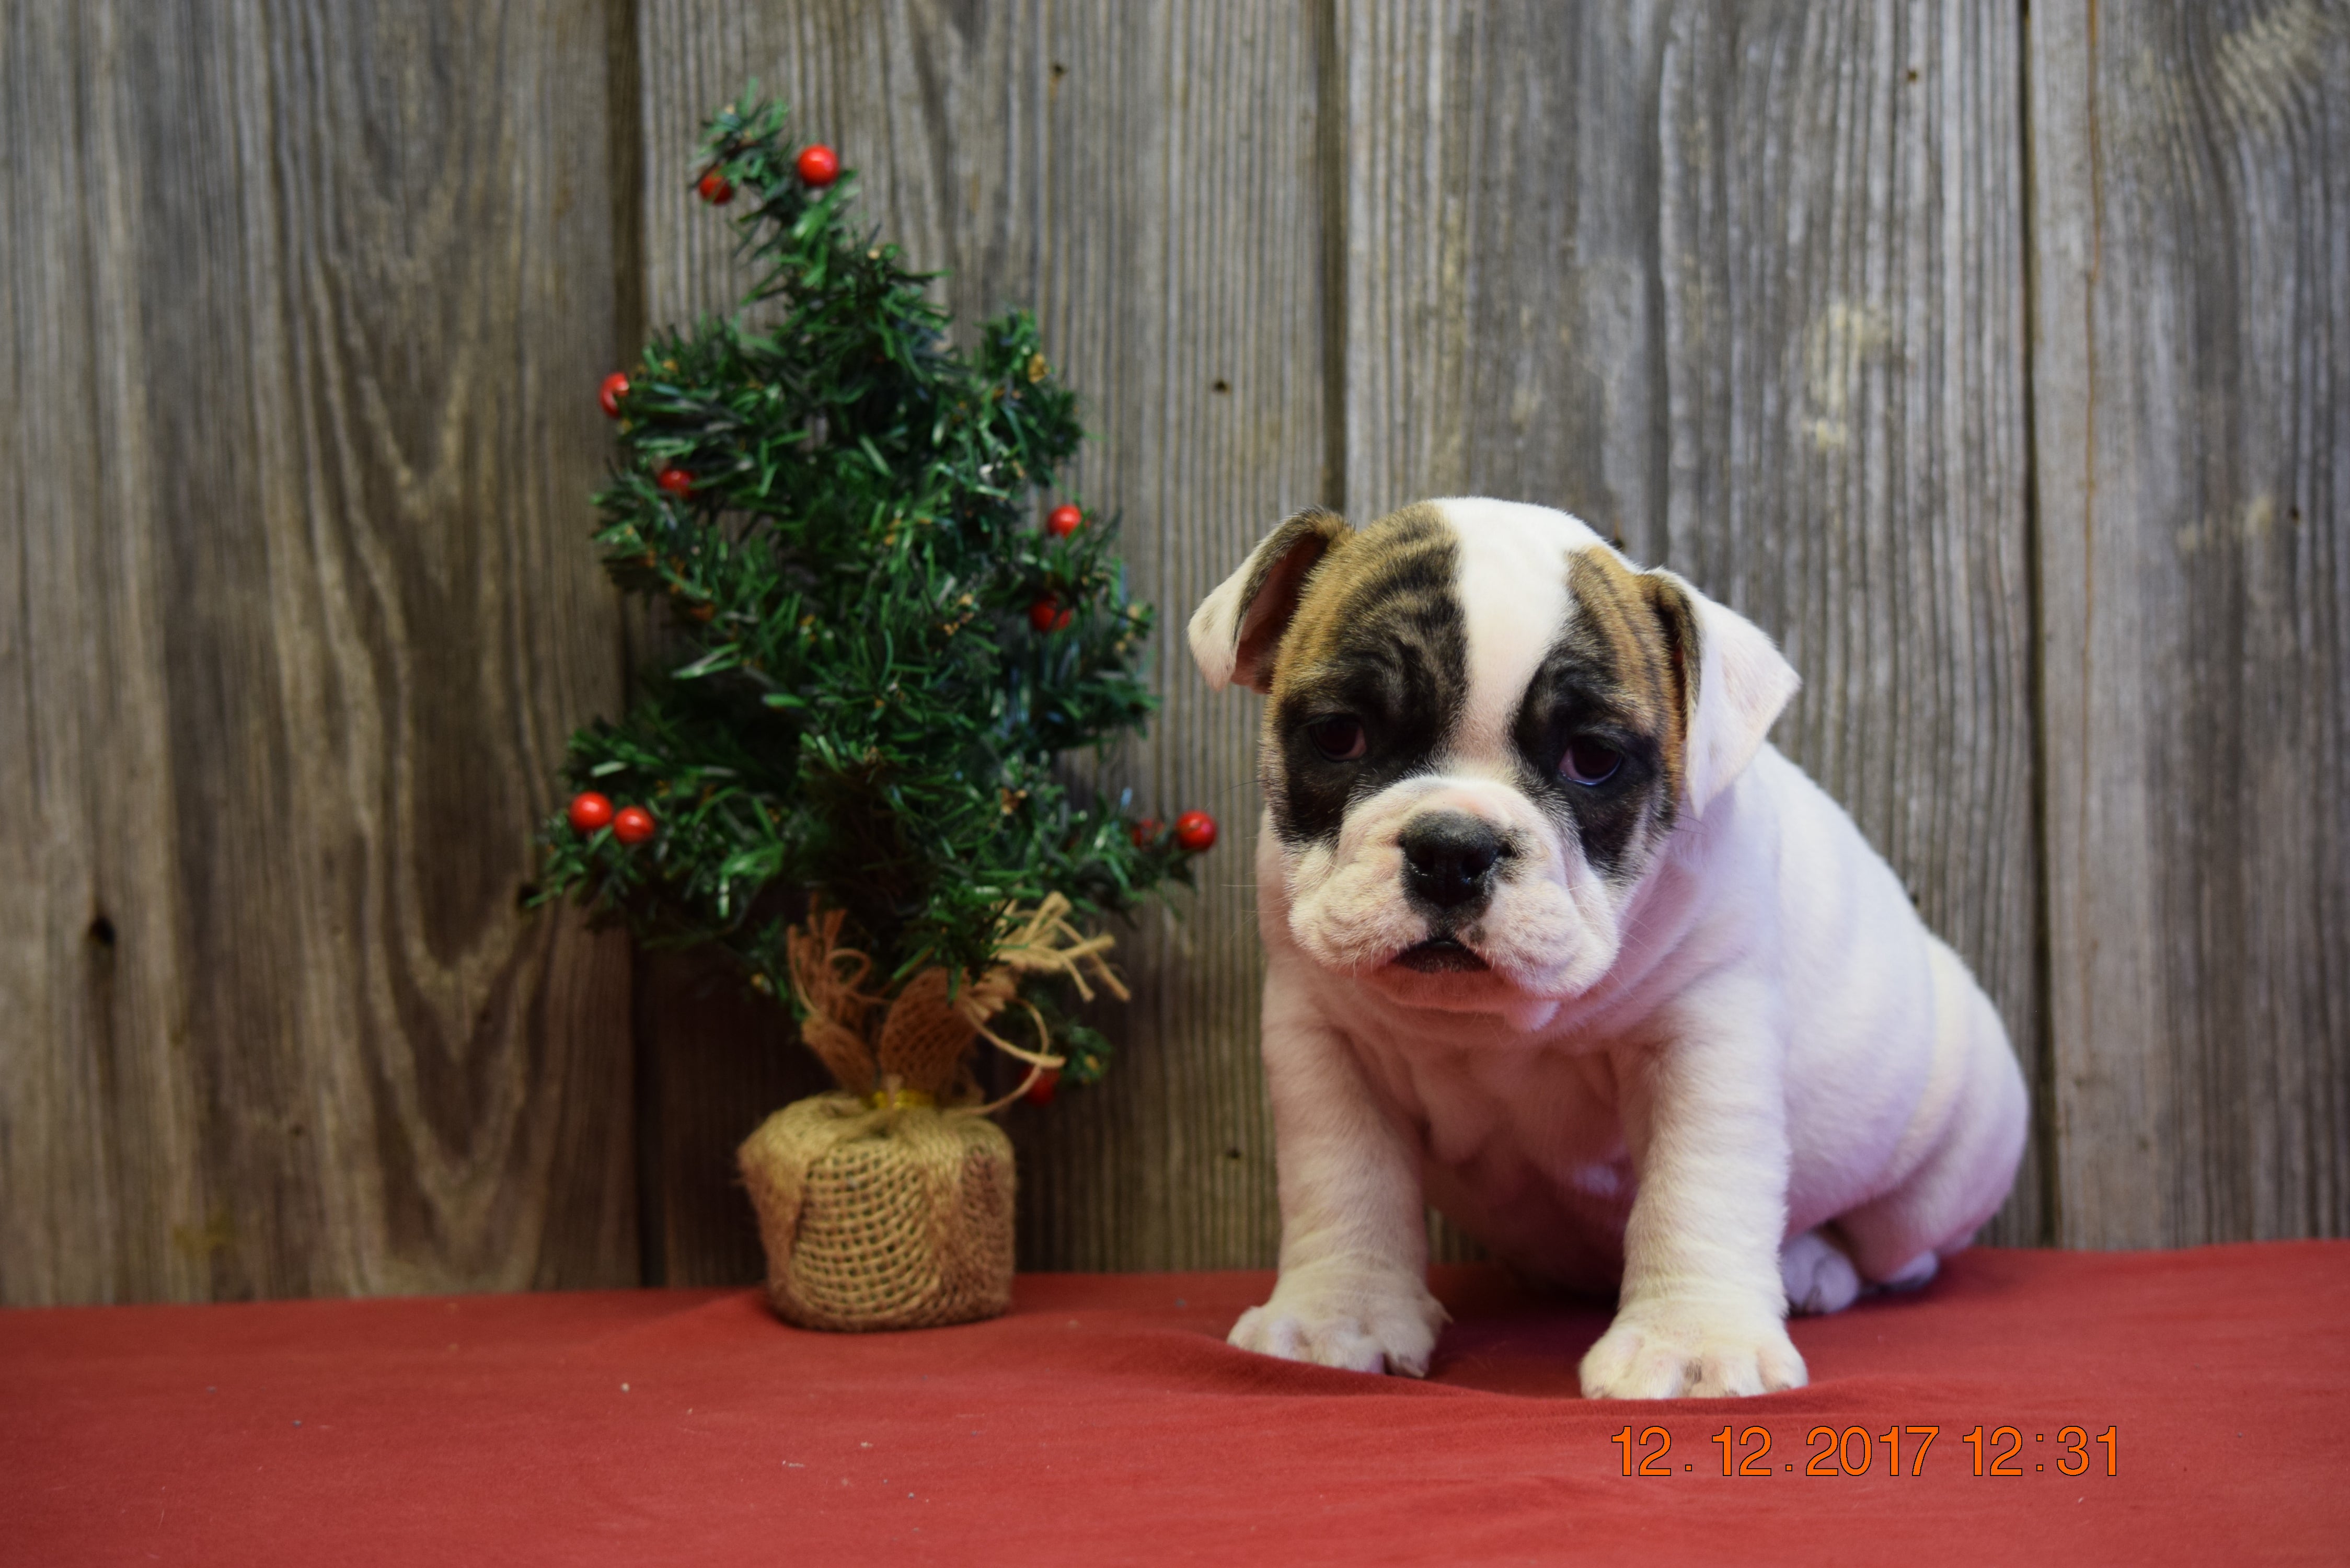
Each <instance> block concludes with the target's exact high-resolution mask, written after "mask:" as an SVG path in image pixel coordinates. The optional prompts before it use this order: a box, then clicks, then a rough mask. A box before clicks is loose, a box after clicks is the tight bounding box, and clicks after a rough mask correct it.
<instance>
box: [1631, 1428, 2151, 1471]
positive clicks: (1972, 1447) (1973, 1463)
mask: <svg viewBox="0 0 2350 1568" xmlns="http://www.w3.org/2000/svg"><path fill="white" fill-rule="evenodd" d="M1941 1435H1942V1428H1940V1427H1939V1426H1918V1427H1905V1426H1892V1427H1887V1428H1886V1429H1885V1430H1883V1431H1881V1432H1876V1431H1871V1430H1870V1429H1869V1428H1867V1427H1865V1426H1853V1427H1845V1428H1835V1427H1829V1426H1819V1427H1814V1428H1812V1429H1811V1430H1810V1431H1809V1432H1807V1433H1806V1434H1804V1448H1803V1449H1801V1450H1799V1451H1798V1452H1799V1457H1801V1458H1802V1459H1803V1460H1804V1462H1803V1464H1802V1465H1801V1466H1800V1468H1799V1467H1798V1465H1797V1463H1796V1461H1795V1459H1784V1460H1774V1459H1772V1457H1771V1444H1772V1438H1771V1429H1770V1428H1767V1427H1748V1428H1745V1429H1744V1430H1740V1429H1739V1428H1738V1426H1737V1424H1736V1423H1735V1422H1732V1423H1731V1425H1729V1426H1727V1427H1724V1428H1721V1430H1720V1431H1719V1432H1715V1433H1713V1434H1711V1436H1710V1437H1709V1438H1708V1439H1707V1440H1708V1441H1709V1442H1711V1443H1713V1444H1715V1445H1717V1446H1718V1447H1719V1448H1720V1449H1721V1474H1722V1475H1725V1476H1752V1477H1763V1476H1775V1475H1807V1476H1864V1475H1868V1474H1871V1473H1872V1472H1874V1471H1875V1470H1876V1469H1877V1466H1878V1465H1879V1464H1880V1463H1881V1464H1882V1465H1883V1467H1884V1473H1885V1474H1887V1475H1888V1476H1922V1475H1924V1474H1925V1473H1926V1456H1927V1454H1929V1452H1931V1451H1932V1449H1933V1447H1934V1439H1935V1438H1939V1437H1940V1436H1941ZM2030 1436H2031V1441H2030V1442H2029V1443H2026V1442H2025V1440H2024V1438H2025V1434H2024V1433H2023V1431H2022V1429H2021V1428H2015V1427H1993V1428H1991V1430H1990V1431H1989V1432H1985V1431H1984V1430H1983V1428H1981V1426H1980V1425H1979V1426H1977V1427H1976V1428H1974V1429H1973V1430H1972V1431H1970V1432H1967V1433H1965V1434H1964V1435H1962V1436H1960V1437H1959V1438H1957V1439H1956V1441H1957V1442H1959V1443H1960V1444H1963V1445H1964V1446H1965V1447H1966V1449H1967V1451H1968V1461H1969V1464H1970V1468H1971V1469H1972V1471H1973V1473H1974V1474H1976V1475H1979V1476H2018V1477H2020V1476H2026V1475H2033V1474H2041V1475H2045V1474H2050V1473H2054V1474H2056V1475H2065V1476H2085V1475H2087V1474H2088V1473H2089V1472H2090V1471H2091V1470H2092V1469H2096V1468H2098V1461H2099V1460H2101V1459H2102V1460H2103V1461H2104V1464H2103V1469H2104V1472H2105V1473H2106V1475H2109V1476H2111V1475H2119V1474H2120V1473H2121V1429H2120V1428H2118V1427H2107V1428H2106V1429H2105V1430H2104V1431H2102V1432H2099V1433H2097V1434H2096V1435H2095V1436H2094V1437H2092V1436H2091V1435H2090V1433H2089V1429H2088V1428H2086V1427H2079V1426H2066V1427H2059V1428H2057V1429H2056V1430H2055V1431H2054V1433H2053V1434H2052V1433H2048V1432H2033V1433H2032V1434H2031V1435H2030ZM2052 1438H2053V1441H2052ZM1607 1440H1608V1441H1609V1442H1611V1443H1614V1444H1616V1445H1617V1447H1618V1448H1620V1449H1623V1450H1624V1455H1623V1460H1624V1463H1623V1473H1624V1474H1625V1475H1627V1476H1671V1475H1692V1474H1695V1473H1697V1469H1698V1467H1697V1463H1696V1461H1695V1460H1689V1459H1685V1460H1682V1461H1680V1462H1679V1463H1678V1464H1676V1463H1675V1462H1674V1460H1673V1458H1672V1452H1673V1435H1672V1434H1671V1433H1670V1432H1669V1431H1667V1430H1666V1429H1665V1428H1662V1427H1645V1428H1640V1430H1639V1432H1638V1436H1635V1435H1634V1432H1633V1428H1630V1427H1626V1428H1624V1429H1623V1430H1622V1431H1620V1432H1617V1433H1616V1434H1615V1435H1614V1436H1613V1437H1611V1438H1608V1439H1607ZM2043 1444H2048V1445H2050V1446H2048V1447H2045V1448H2043V1447H2041V1445H2043ZM2098 1449H2103V1450H2104V1451H2103V1453H2099V1452H2098V1451H2097V1450H2098ZM1949 1451H1950V1450H1948V1449H1945V1450H1944V1452H1946V1453H1947V1452H1949ZM1905 1460H1906V1462H1905ZM1705 1473H1706V1474H1708V1475H1711V1474H1713V1473H1714V1469H1713V1464H1712V1456H1711V1455H1708V1456H1707V1463H1706V1469H1705Z"/></svg>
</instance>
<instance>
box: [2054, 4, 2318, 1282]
mask: <svg viewBox="0 0 2350 1568" xmlns="http://www.w3.org/2000/svg"><path fill="white" fill-rule="evenodd" d="M2030 49H2031V129H2032V160H2033V194H2034V200H2033V238H2034V252H2033V266H2034V270H2035V296H2034V297H2035V319H2034V322H2033V328H2034V330H2033V349H2034V360H2033V364H2034V403H2035V410H2036V433H2037V442H2036V445H2037V488H2036V494H2037V512H2038V530H2039V539H2040V574H2041V582H2042V596H2043V653H2042V657H2043V663H2044V668H2045V700H2044V704H2043V715H2044V717H2043V722H2044V725H2045V734H2046V746H2045V752H2046V757H2047V775H2048V805H2047V840H2048V877H2049V893H2050V914H2051V919H2050V929H2051V939H2052V948H2051V985H2050V1000H2051V1003H2052V1010H2051V1011H2052V1016H2053V1020H2054V1043H2055V1056H2054V1064H2053V1065H2054V1073H2053V1081H2054V1089H2055V1104H2056V1109H2057V1118H2058V1119H2057V1135H2058V1136H2057V1143H2056V1168H2055V1178H2056V1179H2055V1183H2054V1195H2055V1213H2054V1236H2055V1239H2056V1240H2057V1241H2061V1242H2063V1243H2064V1244H2067V1245H2074V1246H2097V1247H2110V1246H2161V1245H2178V1244H2181V1243H2187V1242H2195V1241H2219V1240H2229V1239H2235V1238H2243V1237H2266V1236H2294V1235H2313V1234H2314V1235H2328V1234H2330V1235H2340V1234H2343V1233H2344V1232H2345V1231H2350V501H2345V493H2344V484H2345V477H2350V384H2345V374H2350V371H2345V366H2350V8H2345V6H2344V5H2340V4H2338V3H2312V0H2284V3H2279V4H2263V5H2251V4H2241V3H2211V4H2207V3H2204V0H2147V3H2146V4H2141V5H2128V6H2120V5H2095V4H2094V3H2088V4H2085V3H2084V0H2041V3H2039V4H2036V5H2033V7H2032V11H2031V35H2030Z"/></svg>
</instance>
